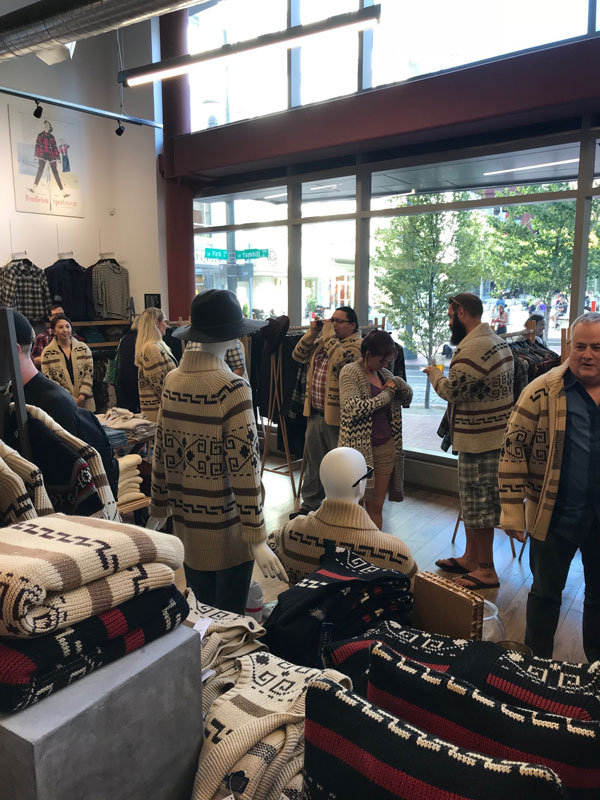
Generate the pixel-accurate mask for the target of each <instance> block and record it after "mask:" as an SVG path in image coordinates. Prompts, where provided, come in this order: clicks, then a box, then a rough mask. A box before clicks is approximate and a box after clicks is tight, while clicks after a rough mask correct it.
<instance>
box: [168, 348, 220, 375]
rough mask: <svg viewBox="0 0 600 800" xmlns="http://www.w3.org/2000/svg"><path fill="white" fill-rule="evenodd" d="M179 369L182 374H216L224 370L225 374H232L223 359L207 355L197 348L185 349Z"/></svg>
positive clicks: (211, 354)
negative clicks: (215, 372)
mask: <svg viewBox="0 0 600 800" xmlns="http://www.w3.org/2000/svg"><path fill="white" fill-rule="evenodd" d="M179 369H180V370H181V371H182V372H214V371H215V370H222V371H223V372H230V371H231V370H230V369H229V367H228V366H227V364H226V363H225V362H224V361H223V359H222V358H218V356H215V355H213V353H207V352H205V351H204V350H196V349H195V348H187V347H186V348H185V350H184V352H183V356H182V358H181V363H180V364H179Z"/></svg>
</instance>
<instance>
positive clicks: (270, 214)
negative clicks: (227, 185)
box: [194, 186, 287, 227]
mask: <svg viewBox="0 0 600 800" xmlns="http://www.w3.org/2000/svg"><path fill="white" fill-rule="evenodd" d="M194 212H195V213H194V224H195V225H197V226H198V227H210V226H215V225H234V224H235V225H243V224H245V223H247V222H275V221H276V220H284V219H286V217H287V189H286V188H285V186H274V187H269V188H267V189H258V190H253V191H251V192H237V193H236V194H232V195H227V196H223V195H222V196H220V197H209V198H206V199H203V198H197V199H196V200H194Z"/></svg>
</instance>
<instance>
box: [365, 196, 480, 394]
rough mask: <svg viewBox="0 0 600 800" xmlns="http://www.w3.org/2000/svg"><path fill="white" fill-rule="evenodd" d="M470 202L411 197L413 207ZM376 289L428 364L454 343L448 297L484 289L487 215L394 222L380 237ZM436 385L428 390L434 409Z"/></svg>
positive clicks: (438, 214)
mask: <svg viewBox="0 0 600 800" xmlns="http://www.w3.org/2000/svg"><path fill="white" fill-rule="evenodd" d="M463 199H467V198H466V195H464V194H462V193H461V194H457V193H454V194H449V193H445V194H435V195H414V196H411V198H410V201H411V205H432V204H439V203H444V202H446V203H447V202H450V201H451V200H463ZM375 238H376V242H377V248H376V254H375V285H376V287H377V289H378V290H379V292H380V293H381V297H382V300H381V302H380V303H378V311H379V312H380V313H384V314H385V315H386V317H387V319H388V320H389V321H390V322H391V323H392V325H393V326H394V328H396V329H397V330H398V331H399V335H400V337H401V339H402V341H403V342H404V344H405V345H406V346H407V347H408V348H410V349H411V350H414V351H415V352H417V353H419V354H420V355H422V356H424V357H425V358H426V359H427V360H428V361H430V360H431V358H432V356H433V355H435V353H436V352H437V351H438V350H439V348H440V347H441V346H442V344H443V343H444V342H447V341H448V339H449V335H450V334H449V331H448V297H451V296H453V295H455V294H458V293H459V292H464V291H473V290H478V288H479V283H480V278H481V276H482V239H483V228H482V216H481V215H480V214H479V213H478V212H469V211H432V212H430V213H429V212H428V213H423V214H418V215H414V216H413V215H410V216H402V217H394V218H393V219H392V221H391V223H390V225H389V227H387V228H380V229H379V230H378V231H377V232H376V234H375ZM429 394H430V384H429V382H428V383H427V386H426V390H425V408H429Z"/></svg>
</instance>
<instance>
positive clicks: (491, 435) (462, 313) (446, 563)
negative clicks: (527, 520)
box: [424, 292, 514, 590]
mask: <svg viewBox="0 0 600 800" xmlns="http://www.w3.org/2000/svg"><path fill="white" fill-rule="evenodd" d="M482 314H483V304H482V302H481V300H480V299H479V297H477V295H475V294H471V293H470V292H463V293H462V294H459V295H456V297H451V298H450V299H449V300H448V319H449V324H450V330H451V331H452V337H451V339H450V341H451V343H452V344H455V345H457V347H456V350H455V351H454V355H453V357H452V361H451V362H450V370H449V373H448V377H447V378H446V377H445V376H444V375H443V373H442V372H440V371H439V370H438V369H437V368H436V367H426V369H425V370H424V371H425V372H426V373H427V375H428V378H429V380H430V382H431V385H432V386H433V388H434V389H435V391H436V392H437V394H438V395H439V396H440V397H442V398H443V399H444V400H447V401H448V413H449V421H450V431H451V435H452V449H453V451H455V452H458V493H459V497H460V506H461V514H462V518H463V521H464V524H465V531H466V534H467V542H466V548H465V552H464V554H463V555H462V556H460V558H444V559H440V560H439V561H437V562H436V564H437V566H438V567H440V568H441V569H443V570H445V571H446V572H454V573H457V574H458V575H459V577H458V578H457V579H456V582H457V583H459V584H460V585H461V586H466V587H467V588H468V589H475V590H481V589H495V588H496V587H497V586H499V585H500V584H499V582H498V575H497V573H496V570H495V568H494V550H493V547H494V528H495V527H496V526H497V525H498V524H499V522H500V500H499V495H498V462H499V459H500V448H501V446H502V442H503V439H504V429H505V427H506V423H507V422H508V419H509V417H510V414H511V411H512V407H513V373H514V366H513V357H512V353H511V350H510V348H509V346H508V344H507V343H506V342H505V341H504V339H502V338H501V337H500V336H497V335H496V334H495V333H494V332H493V330H492V329H491V328H490V326H489V325H488V324H487V323H483V322H482V321H481V316H482Z"/></svg>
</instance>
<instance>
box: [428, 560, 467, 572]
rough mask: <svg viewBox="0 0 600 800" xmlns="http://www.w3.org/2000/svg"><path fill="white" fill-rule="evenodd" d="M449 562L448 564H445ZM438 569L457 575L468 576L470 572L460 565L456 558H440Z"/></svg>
mask: <svg viewBox="0 0 600 800" xmlns="http://www.w3.org/2000/svg"><path fill="white" fill-rule="evenodd" d="M444 562H447V563H444ZM435 565H436V567H439V568H440V569H443V570H444V572H453V573H455V574H456V575H467V574H468V572H469V570H468V569H467V568H466V567H463V566H462V564H459V563H458V561H457V560H456V559H455V558H440V559H439V561H436V562H435Z"/></svg>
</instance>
